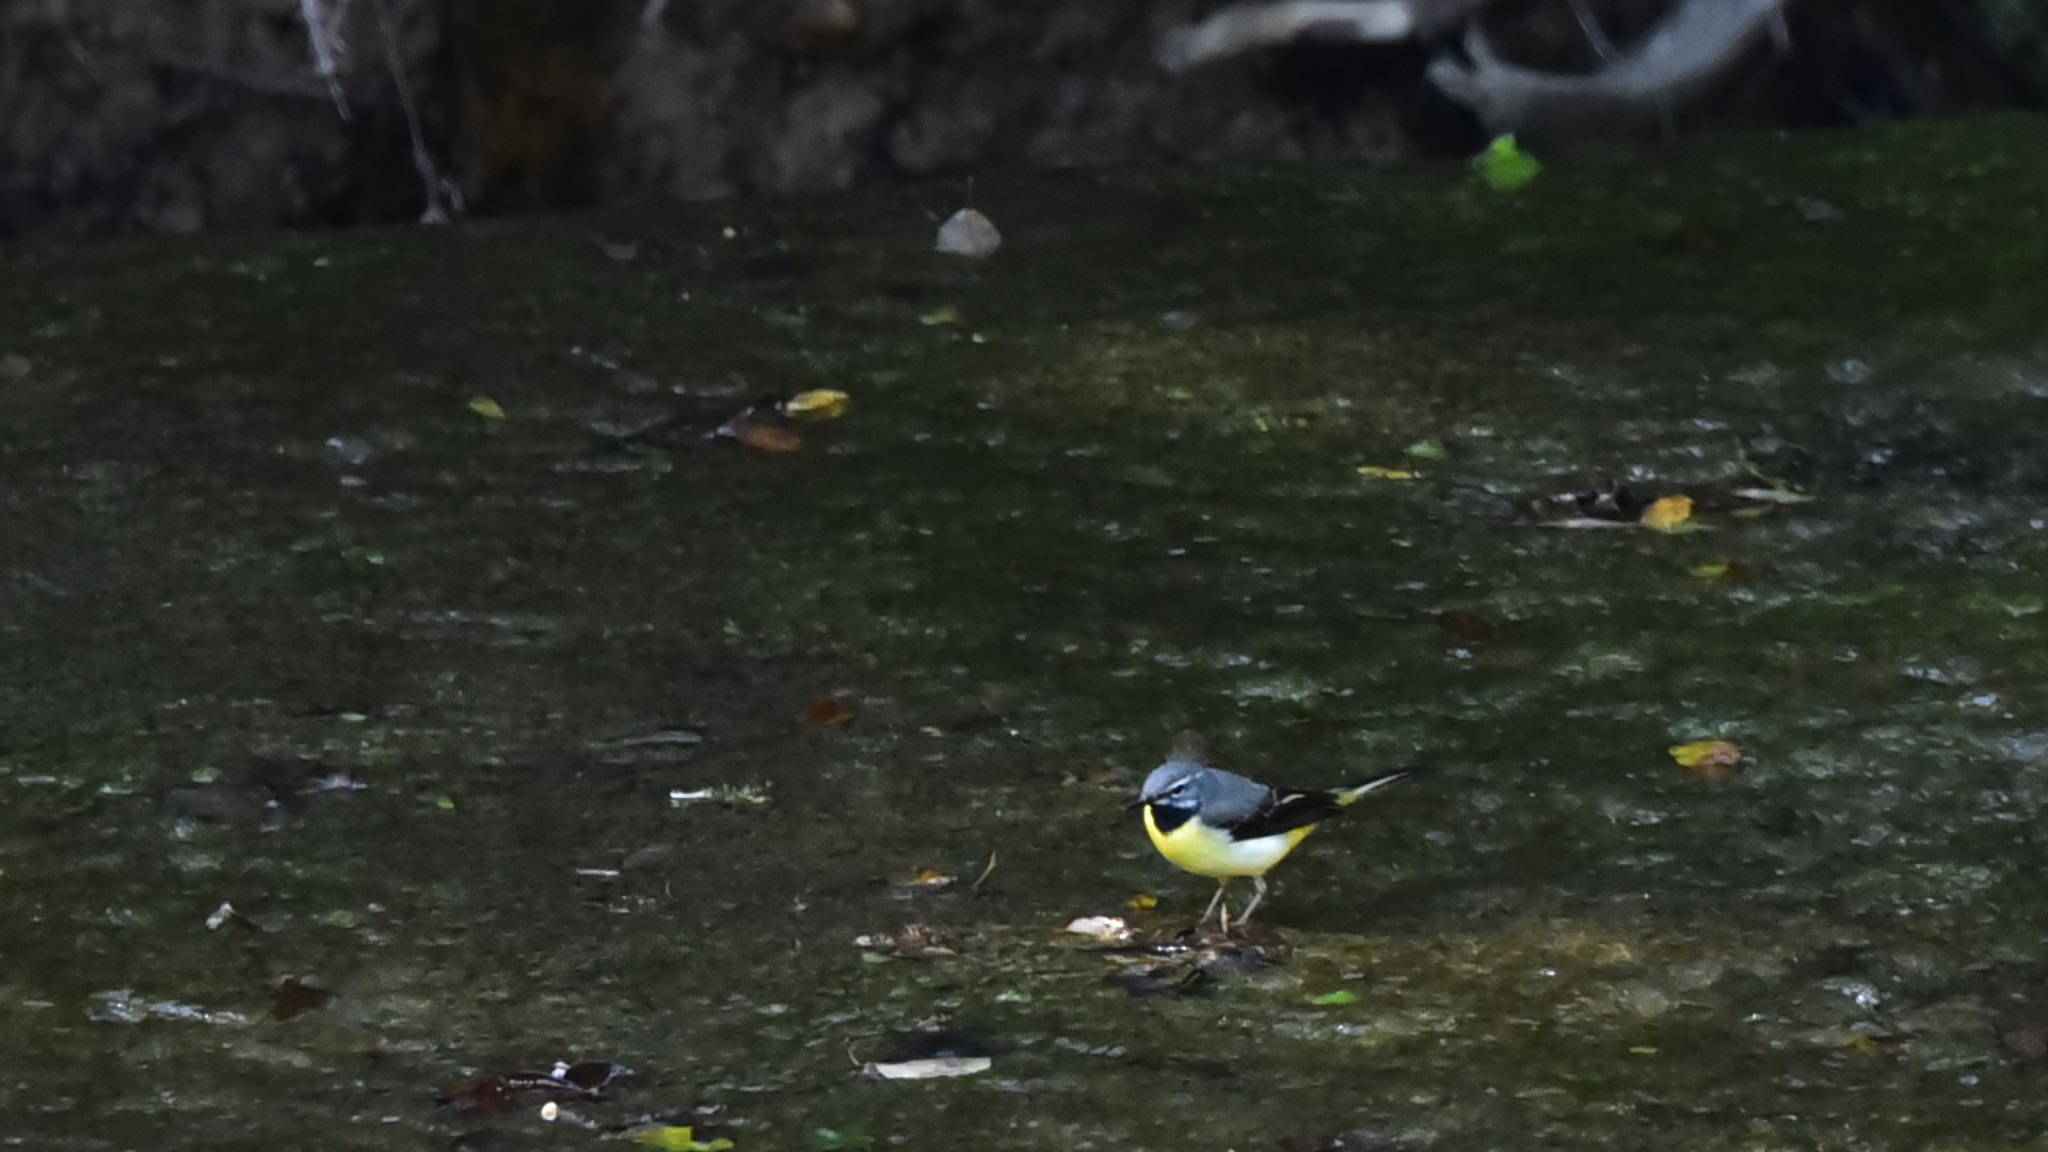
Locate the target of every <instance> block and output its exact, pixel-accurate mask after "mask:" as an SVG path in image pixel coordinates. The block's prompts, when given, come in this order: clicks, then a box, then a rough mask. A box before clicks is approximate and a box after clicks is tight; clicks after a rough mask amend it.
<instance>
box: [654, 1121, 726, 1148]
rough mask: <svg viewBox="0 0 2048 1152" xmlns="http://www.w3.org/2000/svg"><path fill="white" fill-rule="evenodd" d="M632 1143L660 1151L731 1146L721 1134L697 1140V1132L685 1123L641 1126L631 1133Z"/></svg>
mask: <svg viewBox="0 0 2048 1152" xmlns="http://www.w3.org/2000/svg"><path fill="white" fill-rule="evenodd" d="M633 1143H635V1144H639V1145H642V1146H644V1147H648V1148H655V1149H659V1150H660V1152H724V1150H725V1149H727V1148H731V1147H732V1146H733V1144H732V1141H730V1140H727V1139H726V1138H724V1137H723V1136H721V1137H719V1138H718V1139H716V1140H699V1139H697V1133H696V1132H695V1131H694V1130H693V1129H691V1127H690V1126H689V1125H687V1124H659V1125H655V1126H654V1127H651V1128H642V1129H640V1130H639V1131H638V1132H635V1133H633Z"/></svg>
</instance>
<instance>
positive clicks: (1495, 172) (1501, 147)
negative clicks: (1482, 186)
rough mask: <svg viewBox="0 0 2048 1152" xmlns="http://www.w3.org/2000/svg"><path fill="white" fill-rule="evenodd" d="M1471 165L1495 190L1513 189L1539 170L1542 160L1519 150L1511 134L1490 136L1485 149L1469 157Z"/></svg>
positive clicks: (1531, 178)
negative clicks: (1475, 155)
mask: <svg viewBox="0 0 2048 1152" xmlns="http://www.w3.org/2000/svg"><path fill="white" fill-rule="evenodd" d="M1472 166H1473V168H1475V169H1477V170H1478V172H1479V178H1480V179H1481V180H1483V181H1485V183H1486V186H1487V187H1488V188H1491V189H1493V190H1494V191H1495V192H1513V191H1514V190H1515V189H1517V188H1521V187H1524V186H1526V185H1527V184H1528V183H1529V182H1530V181H1532V180H1534V179H1536V177H1537V176H1538V175H1540V174H1542V172H1543V164H1542V162H1541V161H1539V160H1537V159H1536V158H1535V157H1534V156H1531V155H1529V154H1528V153H1527V152H1524V151H1522V149H1521V147H1520V146H1519V145H1517V144H1516V143H1515V137H1514V134H1513V133H1509V134H1508V135H1505V136H1496V137H1494V138H1493V143H1491V144H1488V145H1487V146H1486V151H1484V152H1481V153H1480V154H1479V155H1478V156H1477V157H1475V158H1474V159H1473V161H1472Z"/></svg>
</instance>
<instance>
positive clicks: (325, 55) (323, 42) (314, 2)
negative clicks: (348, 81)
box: [299, 0, 349, 120]
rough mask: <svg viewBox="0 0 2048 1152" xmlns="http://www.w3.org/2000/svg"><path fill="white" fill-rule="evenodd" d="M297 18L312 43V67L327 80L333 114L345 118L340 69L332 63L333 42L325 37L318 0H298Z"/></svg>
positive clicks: (324, 27)
mask: <svg viewBox="0 0 2048 1152" xmlns="http://www.w3.org/2000/svg"><path fill="white" fill-rule="evenodd" d="M299 19H301V20H303V21H305V24H306V39H308V40H310V41H312V43H313V67H315V68H317V69H318V70H319V72H320V79H322V80H324V81H326V82H327V98H328V99H330V100H332V101H334V112H335V115H337V116H340V117H341V118H342V119H343V120H347V119H348V118H349V116H348V97H347V96H345V95H343V94H342V91H341V70H340V69H339V68H338V67H336V66H335V63H334V43H333V41H331V40H329V39H328V37H327V20H326V17H325V16H324V15H323V14H322V13H321V11H320V0H299Z"/></svg>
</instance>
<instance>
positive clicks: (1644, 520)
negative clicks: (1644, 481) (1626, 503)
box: [1637, 496, 1692, 532]
mask: <svg viewBox="0 0 2048 1152" xmlns="http://www.w3.org/2000/svg"><path fill="white" fill-rule="evenodd" d="M1690 519H1692V497H1690V496H1666V497H1664V498H1663V499H1662V500H1657V501H1654V502H1652V503H1651V505H1650V506H1649V507H1648V508H1645V509H1643V514H1642V515H1641V516H1639V517H1637V520H1638V521H1639V522H1640V523H1641V524H1642V525H1643V527H1645V528H1655V529H1656V530H1657V531H1659V532H1669V531H1671V530H1672V529H1674V528H1676V527H1678V526H1679V525H1680V524H1683V523H1685V522H1686V521H1687V520H1690Z"/></svg>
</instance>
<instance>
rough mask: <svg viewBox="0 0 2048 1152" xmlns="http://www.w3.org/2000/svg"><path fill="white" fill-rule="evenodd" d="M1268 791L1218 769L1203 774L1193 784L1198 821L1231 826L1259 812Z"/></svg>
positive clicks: (1256, 783) (1253, 782) (1208, 770)
mask: <svg viewBox="0 0 2048 1152" xmlns="http://www.w3.org/2000/svg"><path fill="white" fill-rule="evenodd" d="M1271 791H1272V789H1270V788H1268V787H1266V786H1265V785H1264V784H1261V783H1259V782H1258V781H1256V780H1247V779H1245V778H1244V777H1242V776H1239V775H1238V774H1237V773H1235V772H1225V771H1224V770H1223V769H1221V768H1209V769H1207V770H1206V771H1204V772H1203V773H1202V774H1201V776H1200V777H1199V779H1198V781H1197V783H1196V784H1195V792H1196V795H1197V796H1198V797H1199V798H1200V800H1201V802H1202V806H1201V813H1202V819H1204V820H1206V821H1208V822H1209V823H1211V824H1235V823H1237V822H1238V821H1239V820H1243V819H1245V818H1246V817H1248V816H1250V815H1251V814H1252V813H1254V812H1257V811H1258V810H1259V806H1260V805H1262V804H1264V803H1265V802H1266V795H1267V793H1269V792H1271Z"/></svg>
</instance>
